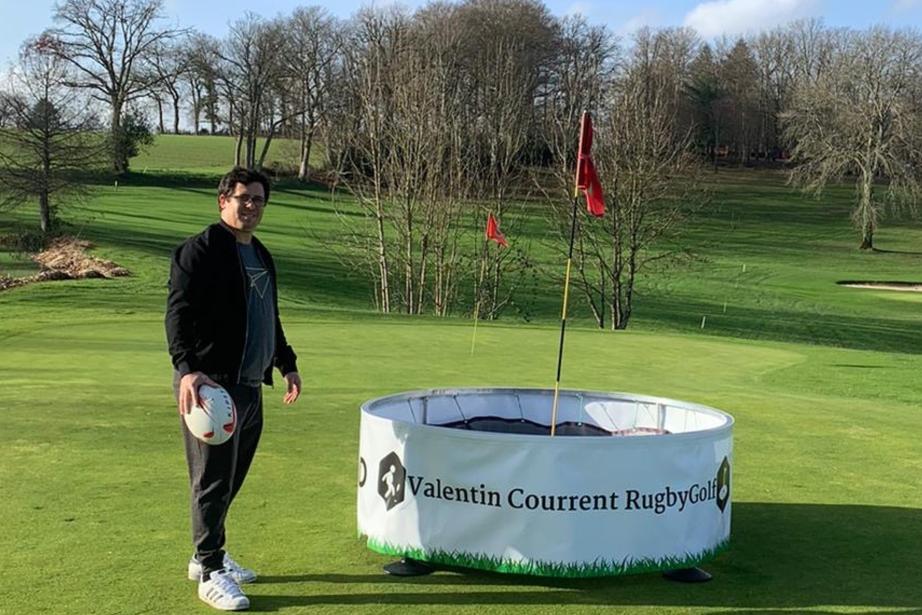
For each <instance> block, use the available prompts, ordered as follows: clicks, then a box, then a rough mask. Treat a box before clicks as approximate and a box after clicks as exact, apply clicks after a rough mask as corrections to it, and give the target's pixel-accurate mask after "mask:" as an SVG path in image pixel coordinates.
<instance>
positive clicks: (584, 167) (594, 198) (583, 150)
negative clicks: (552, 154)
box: [576, 112, 605, 217]
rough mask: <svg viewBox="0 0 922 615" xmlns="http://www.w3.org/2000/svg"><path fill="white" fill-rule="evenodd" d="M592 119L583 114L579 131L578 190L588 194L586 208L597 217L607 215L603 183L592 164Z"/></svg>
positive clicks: (587, 114) (585, 113)
mask: <svg viewBox="0 0 922 615" xmlns="http://www.w3.org/2000/svg"><path fill="white" fill-rule="evenodd" d="M591 151H592V118H591V117H590V116H589V113H588V112H584V113H583V119H582V121H581V122H580V129H579V157H578V158H577V160H576V188H577V189H578V190H582V191H583V192H584V193H585V194H586V208H587V209H588V210H589V213H590V214H592V215H593V216H596V217H601V216H603V215H605V197H603V196H602V183H601V182H600V181H599V176H598V175H597V174H596V172H595V165H593V164H592V155H591Z"/></svg>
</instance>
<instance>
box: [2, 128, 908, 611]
mask: <svg viewBox="0 0 922 615" xmlns="http://www.w3.org/2000/svg"><path fill="white" fill-rule="evenodd" d="M160 139H161V140H162V141H159V143H160V145H158V148H155V149H154V150H152V152H151V153H150V154H149V156H151V158H150V159H149V160H148V161H147V163H146V164H147V173H143V170H144V165H142V164H139V162H140V159H139V160H137V161H135V163H134V165H133V168H134V169H135V171H136V174H135V175H133V176H132V177H131V178H130V180H129V181H127V182H123V183H122V184H121V185H120V186H119V187H118V189H116V188H115V186H99V187H98V188H97V191H96V193H95V196H94V197H93V198H92V200H90V201H89V202H88V203H87V204H86V205H85V206H82V207H80V208H74V209H71V210H69V211H67V212H65V217H66V218H67V220H68V222H69V223H70V224H71V225H72V227H73V230H74V231H75V232H76V233H78V234H80V236H82V237H84V238H88V239H91V240H92V241H94V242H95V243H96V244H97V245H98V248H97V249H96V250H95V254H97V255H99V256H101V257H104V258H108V259H112V260H115V261H117V262H118V263H120V264H122V265H124V266H126V267H128V268H129V269H131V270H132V271H133V273H134V275H133V276H132V277H130V278H120V279H116V280H80V281H69V282H55V283H46V284H38V285H31V286H26V287H21V288H17V289H13V290H10V291H5V292H2V293H0V344H2V352H0V382H2V383H3V386H2V387H0V413H2V417H3V427H2V428H0V519H3V530H2V531H0V552H2V553H3V554H4V558H3V560H2V561H3V565H2V566H0V588H3V596H4V599H3V601H2V602H0V613H5V612H9V613H139V612H145V611H149V612H162V613H180V612H183V613H187V612H201V613H205V612H209V611H210V609H208V607H206V606H204V605H200V604H199V602H198V601H197V599H196V598H195V597H194V587H193V585H192V584H190V583H188V582H187V581H185V580H184V567H185V562H186V559H187V557H188V555H189V546H188V545H189V539H188V536H189V530H188V518H187V509H188V505H187V493H186V480H187V479H186V475H185V473H186V470H185V464H184V461H183V457H182V445H181V439H180V437H179V424H178V420H179V419H178V418H177V416H176V414H175V412H176V411H175V407H174V404H173V402H172V400H171V397H170V395H171V393H170V373H171V368H170V364H169V358H168V356H167V353H166V349H165V341H164V335H163V324H162V319H163V305H164V300H165V282H166V277H167V272H168V266H169V262H168V256H169V250H170V249H171V248H172V247H173V246H174V245H176V244H177V243H178V242H179V241H181V240H182V239H183V238H184V237H186V236H188V235H190V234H193V233H195V232H197V231H198V230H199V229H200V228H202V227H203V226H204V225H205V224H208V223H209V222H211V221H213V220H214V219H215V218H216V216H217V212H216V207H215V198H214V185H215V184H216V182H217V174H218V173H219V172H220V170H223V168H224V166H226V164H223V163H222V162H221V160H222V158H221V156H223V155H224V154H222V153H219V150H220V151H221V152H223V151H224V150H223V148H219V147H215V149H214V157H210V154H206V153H201V154H198V153H196V154H194V155H193V152H194V151H195V148H196V147H199V146H200V144H201V146H202V147H211V145H212V143H218V144H219V143H220V142H219V141H218V138H216V137H178V138H175V141H173V140H172V139H166V138H165V137H160ZM212 139H214V141H212ZM171 141H172V142H171ZM161 147H162V148H164V149H160V148H161ZM158 151H159V152H160V153H161V154H162V157H161V156H159V155H157V152H158ZM170 152H171V153H170ZM168 153H169V155H168ZM197 156H201V159H199V158H197ZM183 160H185V161H187V162H188V163H189V166H182V161H183ZM193 161H194V164H193ZM153 169H171V170H169V172H166V171H157V172H154V170H153ZM208 173H212V174H213V175H214V177H213V178H210V177H207V174H208ZM713 187H714V199H713V202H712V204H711V205H710V206H709V207H708V208H706V210H705V211H703V212H700V214H699V215H698V216H697V217H696V218H695V219H694V220H693V221H692V222H690V223H689V225H688V228H687V229H686V233H685V235H684V239H683V242H684V244H685V245H686V246H687V247H688V248H689V249H690V250H691V251H692V252H693V253H694V254H695V255H696V258H695V259H694V260H692V261H691V262H690V263H689V264H687V265H685V266H683V267H682V268H680V269H674V270H671V271H668V272H664V273H660V274H656V275H652V276H651V277H649V278H647V279H645V280H644V281H643V282H642V285H641V288H640V297H639V299H638V304H637V320H636V322H635V323H634V324H633V325H632V327H631V329H630V330H628V331H624V332H617V333H611V332H599V331H596V330H594V329H593V328H592V326H591V321H590V319H589V318H588V313H587V311H586V309H585V307H584V306H583V305H582V304H581V302H580V301H579V298H578V295H574V323H573V326H572V328H570V329H568V336H567V347H566V353H567V354H566V362H565V364H564V382H563V384H564V386H565V387H568V388H581V389H593V390H608V391H619V390H620V391H633V392H637V393H642V394H648V395H661V396H666V397H672V398H677V399H685V400H689V401H694V402H699V403H704V404H708V405H711V406H714V407H718V408H721V409H724V410H726V411H728V412H730V413H731V414H733V415H734V417H735V418H736V428H735V467H734V494H733V536H732V542H731V547H730V550H729V552H727V553H726V554H724V555H721V556H720V557H719V558H718V559H717V560H715V561H714V562H713V563H712V564H710V565H709V566H708V567H707V568H708V569H709V570H710V571H711V572H713V573H714V574H715V575H716V579H715V581H714V582H712V583H710V584H707V585H704V586H681V585H675V584H669V583H666V582H664V581H662V580H661V579H660V577H659V576H658V575H638V576H633V577H624V578H612V579H595V580H585V581H580V580H554V579H539V578H528V577H515V576H503V575H495V574H486V573H457V572H455V573H444V572H443V573H438V574H436V575H433V576H430V577H425V578H418V579H408V580H399V579H395V578H390V577H386V576H384V575H382V574H381V571H380V566H381V565H382V564H383V563H386V562H387V560H386V559H385V558H383V557H381V556H378V555H375V554H373V553H371V552H370V551H368V550H367V549H366V548H365V546H364V545H363V543H362V542H361V541H360V540H357V539H356V536H355V522H354V512H355V508H354V501H355V488H356V484H355V476H356V473H355V472H356V454H357V442H358V407H359V405H360V404H361V403H362V402H363V401H365V400H367V399H370V398H372V397H377V396H380V395H385V394H388V393H394V392H399V391H403V390H409V389H420V388H429V387H449V386H488V385H497V386H499V385H511V386H537V387H550V386H553V377H554V367H555V361H556V345H557V326H556V316H557V313H558V310H559V301H560V299H559V289H558V288H557V286H556V283H555V282H553V281H551V280H550V279H544V278H541V279H539V281H538V286H537V288H536V290H535V291H534V293H533V294H532V296H531V297H530V300H531V309H532V313H533V315H534V319H533V320H532V321H531V322H529V323H525V322H522V321H521V320H520V319H517V318H512V317H510V318H505V319H503V320H501V321H499V322H497V323H489V324H488V323H481V324H480V328H479V330H478V337H477V347H476V351H475V353H474V354H473V355H471V353H470V347H471V323H470V321H468V320H466V319H464V318H460V317H458V318H451V319H444V320H443V319H436V318H432V317H418V318H408V317H400V316H389V317H384V316H380V315H377V314H375V313H374V312H373V311H371V310H370V305H369V296H370V292H369V288H368V286H367V284H366V283H365V281H364V280H363V279H362V278H361V276H358V275H356V274H355V273H354V272H351V271H350V270H349V269H348V268H347V267H346V266H345V265H343V264H342V263H341V262H339V261H338V260H337V259H336V258H334V257H333V256H331V254H330V251H329V249H328V246H326V245H324V244H323V243H322V242H320V241H318V239H317V237H318V236H324V235H330V236H332V235H334V234H335V232H336V230H337V229H338V228H339V227H338V224H339V222H338V221H337V218H336V216H335V215H334V212H333V205H332V203H331V202H330V197H329V195H328V194H327V193H326V192H324V191H322V190H318V189H302V188H297V187H295V186H285V185H282V186H279V188H280V189H279V190H278V191H277V192H276V195H275V196H274V197H273V201H272V204H271V205H270V207H269V209H268V210H267V211H266V216H265V222H264V225H263V227H262V228H261V230H260V233H259V235H260V237H261V238H262V239H263V240H264V241H265V242H266V243H267V244H268V245H269V246H270V247H271V249H272V250H273V253H274V255H275V257H276V259H277V261H278V264H279V269H280V277H281V284H282V287H281V289H280V298H281V310H282V317H283V320H284V322H285V324H286V330H287V333H288V337H289V339H290V340H291V341H292V343H293V345H294V346H295V349H296V350H297V351H298V354H299V356H300V364H301V371H302V375H303V376H304V380H305V388H306V390H305V393H304V397H303V399H302V400H301V401H300V402H299V403H298V405H296V406H295V407H291V408H286V407H283V406H282V404H281V396H282V391H281V390H279V389H278V388H276V389H274V390H272V389H267V390H266V417H267V423H266V429H265V431H264V435H263V442H262V444H261V446H260V451H259V453H258V455H257V459H256V461H255V464H254V468H253V470H252V473H251V478H250V479H249V480H248V484H247V487H246V488H245V489H244V491H243V492H242V495H241V497H240V499H239V500H238V502H237V503H236V504H235V508H234V510H233V513H232V515H231V521H230V525H229V546H230V548H231V549H232V550H233V552H234V555H235V556H238V557H239V559H240V560H242V561H244V562H245V563H247V564H248V565H252V566H254V567H256V568H257V570H258V571H259V572H260V573H261V574H262V575H263V576H262V578H261V580H260V582H259V583H257V584H255V585H254V586H252V587H250V588H248V593H249V594H250V595H251V597H252V599H253V610H254V611H280V612H285V613H309V612H330V613H333V612H336V613H369V614H371V613H374V614H375V615H377V614H379V613H397V612H405V611H406V610H407V609H408V608H414V607H415V608H416V610H418V611H419V612H427V613H428V612H436V613H482V612H484V611H488V612H491V613H494V612H495V613H523V612H524V613H551V612H554V613H558V612H568V613H584V612H594V611H602V610H604V611H605V612H606V613H622V612H623V613H627V612H631V613H634V612H639V613H651V614H653V613H695V614H704V613H716V612H735V613H755V612H769V613H780V612H790V613H801V612H817V613H840V612H855V613H867V612H916V611H918V610H920V609H922V590H920V589H919V584H918V582H917V579H916V577H917V575H916V574H915V571H916V569H917V563H918V553H919V551H920V548H922V510H920V509H922V490H920V487H922V479H920V471H919V470H920V462H919V460H918V443H917V438H916V435H915V434H916V433H918V432H919V431H920V430H922V416H920V412H919V406H918V400H919V398H920V397H922V384H920V380H919V378H918V377H917V374H918V373H919V371H920V369H922V360H920V355H919V350H918V349H919V348H920V344H919V331H920V328H922V314H920V309H919V308H920V307H922V306H920V305H919V303H920V301H922V296H920V295H916V294H911V293H894V292H885V291H872V290H858V289H847V288H843V287H840V286H838V285H836V284H835V282H836V281H837V280H842V279H875V280H877V279H880V280H906V281H909V280H918V279H919V278H920V274H919V273H918V271H919V264H920V258H922V256H920V254H919V253H918V252H920V250H918V248H917V246H919V245H920V240H922V227H920V225H919V224H918V223H915V222H912V221H903V220H888V221H886V222H885V223H884V225H883V229H882V230H881V233H880V235H879V247H880V248H881V249H882V251H880V252H874V253H860V252H859V251H858V250H857V249H855V246H856V244H857V240H856V238H855V236H854V235H853V234H852V232H851V230H850V228H849V224H848V210H849V208H850V206H851V195H850V194H849V192H848V190H847V188H845V187H843V188H839V189H836V190H833V191H832V192H831V193H830V194H829V195H828V196H827V197H826V198H825V199H823V200H821V201H815V200H811V199H805V198H802V197H800V196H798V195H797V194H796V193H792V192H791V190H790V189H789V188H788V187H787V186H786V185H785V184H784V181H783V177H782V176H780V175H772V174H761V173H750V172H732V171H731V172H726V173H725V172H723V171H722V172H721V173H719V174H718V175H717V176H716V177H715V179H714V184H713ZM29 213H31V212H26V211H24V210H20V211H18V212H16V214H15V215H14V216H11V217H8V218H6V219H5V220H4V221H2V222H0V233H2V232H6V231H8V230H9V229H13V228H23V227H22V225H23V224H25V222H26V220H27V219H26V218H25V216H26V215H27V214H29ZM528 228H529V231H528V234H526V235H524V236H523V235H520V236H518V237H510V239H511V240H513V241H523V240H527V241H531V242H532V244H533V249H534V254H535V256H536V258H537V260H538V261H539V262H540V263H542V264H543V265H544V266H546V267H552V266H560V267H562V263H558V262H557V257H556V255H555V253H554V251H553V250H552V249H550V248H548V247H547V246H546V245H545V244H544V243H543V242H544V241H545V240H546V237H547V236H548V235H547V233H546V232H545V231H544V230H542V229H541V228H540V226H538V225H535V226H534V227H532V226H529V227H528ZM472 232H473V231H472ZM2 266H3V263H2V261H0V267H2ZM744 266H745V271H744ZM725 305H726V307H724V306H725ZM704 316H706V317H707V318H706V324H705V327H704V329H702V328H701V321H702V317H704ZM598 470H599V469H595V468H587V469H586V471H598ZM604 471H611V472H624V471H630V469H628V468H609V469H605V470H604Z"/></svg>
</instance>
